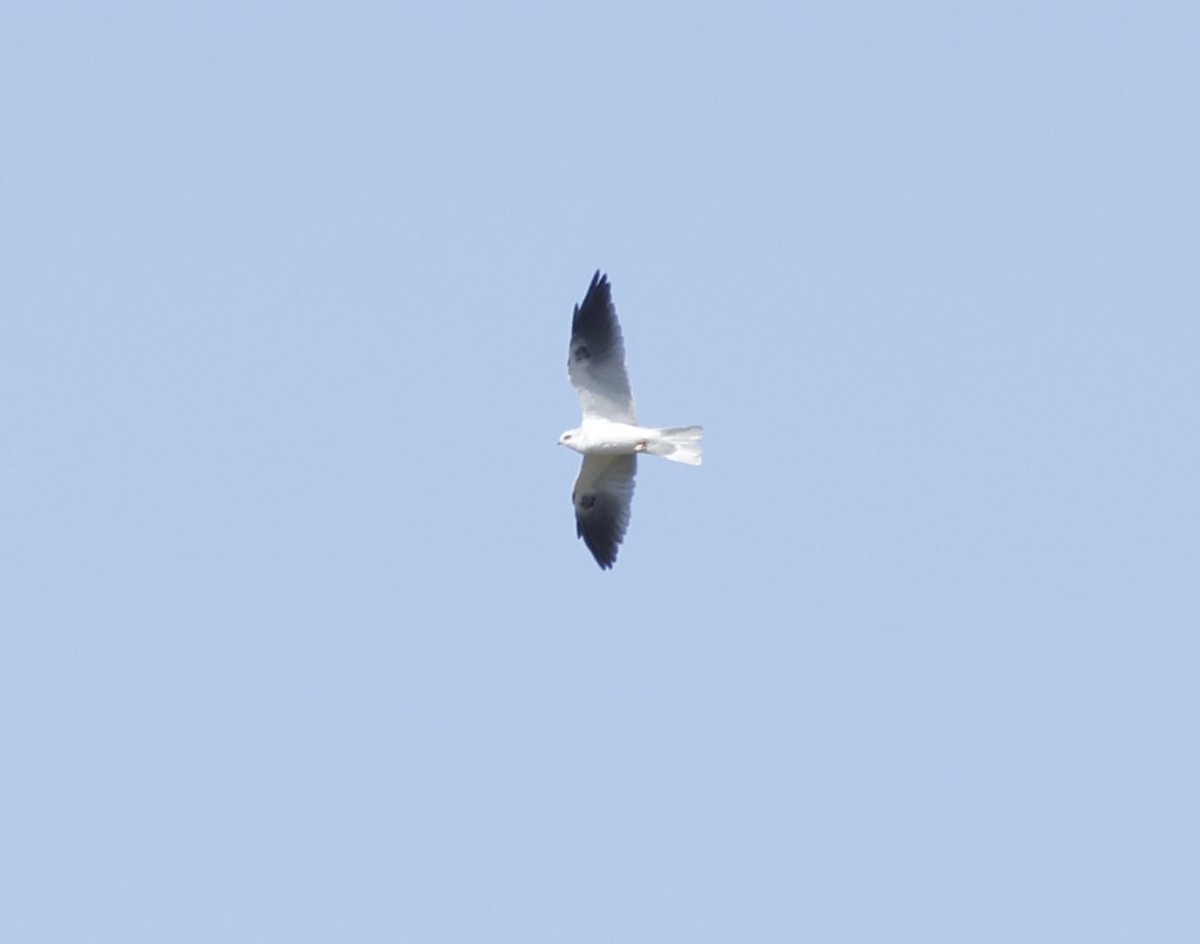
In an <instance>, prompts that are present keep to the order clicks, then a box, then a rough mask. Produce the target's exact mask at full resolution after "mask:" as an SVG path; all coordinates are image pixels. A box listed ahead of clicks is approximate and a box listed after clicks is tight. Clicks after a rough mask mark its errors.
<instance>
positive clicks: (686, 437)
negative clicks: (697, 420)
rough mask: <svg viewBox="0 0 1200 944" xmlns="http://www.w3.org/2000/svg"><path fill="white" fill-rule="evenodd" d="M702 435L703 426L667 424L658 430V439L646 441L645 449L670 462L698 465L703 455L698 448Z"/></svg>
mask: <svg viewBox="0 0 1200 944" xmlns="http://www.w3.org/2000/svg"><path fill="white" fill-rule="evenodd" d="M703 436H704V427H703V426H668V427H667V428H666V429H660V430H658V439H653V440H651V441H650V442H648V443H646V451H647V452H648V453H650V455H652V456H662V457H663V458H664V459H670V460H671V461H672V462H686V463H687V464H688V465H699V464H700V462H701V461H702V456H703V451H702V450H701V448H700V439H701V437H703Z"/></svg>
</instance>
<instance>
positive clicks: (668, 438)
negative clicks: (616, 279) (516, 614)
mask: <svg viewBox="0 0 1200 944" xmlns="http://www.w3.org/2000/svg"><path fill="white" fill-rule="evenodd" d="M567 375H568V376H569V377H570V378H571V383H572V384H574V386H575V389H576V391H578V393H579V402H580V403H581V404H582V405H583V420H582V421H581V423H580V424H579V428H578V429H569V430H567V431H566V432H565V433H563V434H562V435H561V436H559V437H558V444H559V445H560V446H566V447H567V448H569V449H574V450H575V451H576V452H579V453H582V454H583V468H581V469H580V470H579V478H577V479H576V480H575V488H574V490H573V491H572V492H571V501H572V503H573V504H574V505H575V533H576V534H577V535H578V536H579V537H581V538H583V543H584V544H586V545H587V547H588V550H589V551H591V552H592V556H593V557H595V558H596V563H597V564H599V565H600V566H601V567H602V568H604V569H608V568H610V567H612V565H613V564H614V563H615V562H616V560H617V549H618V548H619V547H620V545H621V541H622V540H623V539H624V537H625V529H626V528H627V527H629V506H630V504H631V503H632V501H633V477H634V476H635V475H636V474H637V455H638V453H639V452H646V453H649V454H650V455H652V456H662V457H663V458H664V459H670V460H671V461H672V462H686V463H687V464H688V465H699V464H700V459H701V455H700V438H701V437H702V436H703V435H704V428H703V427H701V426H668V427H665V428H663V429H656V428H653V427H649V426H638V425H637V417H636V416H634V412H633V394H632V393H631V392H630V390H629V374H628V373H626V371H625V343H624V341H623V340H622V339H621V326H620V324H618V323H617V310H616V308H614V307H613V303H612V289H610V288H609V285H608V277H607V276H605V275H601V274H600V273H599V272H597V273H596V274H595V275H594V276H593V277H592V284H591V285H589V286H588V290H587V295H585V296H584V298H583V304H582V305H576V306H575V317H574V319H573V320H572V322H571V347H570V350H569V352H568V354H567Z"/></svg>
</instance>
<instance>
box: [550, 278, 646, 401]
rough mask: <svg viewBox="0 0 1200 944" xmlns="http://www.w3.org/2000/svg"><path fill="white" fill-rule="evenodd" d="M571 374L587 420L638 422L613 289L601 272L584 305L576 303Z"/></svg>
mask: <svg viewBox="0 0 1200 944" xmlns="http://www.w3.org/2000/svg"><path fill="white" fill-rule="evenodd" d="M567 375H568V376H569V377H570V378H571V383H572V384H574V385H575V389H576V391H578V393H579V402H580V404H581V405H582V407H583V415H584V418H585V419H586V418H587V417H589V416H598V417H601V418H602V419H606V420H612V421H613V422H616V423H636V422H637V419H636V418H635V416H634V412H633V394H632V392H630V389H629V374H628V373H626V371H625V342H624V341H623V340H622V338H621V325H620V324H619V323H618V322H617V310H616V308H614V307H613V303H612V289H610V288H609V285H608V276H605V275H601V274H600V273H599V272H597V273H596V274H595V275H594V276H593V277H592V284H591V285H590V286H588V290H587V295H585V296H584V297H583V304H582V305H576V306H575V317H574V319H573V320H572V321H571V347H570V350H569V352H568V354H567Z"/></svg>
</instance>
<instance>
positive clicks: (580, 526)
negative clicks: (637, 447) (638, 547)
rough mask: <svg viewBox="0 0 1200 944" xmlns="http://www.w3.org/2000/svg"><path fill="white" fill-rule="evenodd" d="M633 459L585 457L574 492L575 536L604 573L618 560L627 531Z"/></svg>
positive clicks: (631, 495) (634, 459)
mask: <svg viewBox="0 0 1200 944" xmlns="http://www.w3.org/2000/svg"><path fill="white" fill-rule="evenodd" d="M636 474H637V457H636V456H586V457H585V458H584V460H583V468H582V469H581V470H580V473H579V480H578V481H577V482H576V483H575V490H574V491H573V492H572V493H571V499H572V502H573V503H574V505H575V533H576V534H577V535H578V536H579V537H581V538H583V543H584V544H586V545H587V548H588V550H589V551H591V552H592V556H593V557H594V558H596V563H597V564H599V565H600V566H601V568H603V569H604V570H608V569H609V568H611V567H612V565H613V564H614V563H616V560H617V551H618V549H619V548H620V546H621V542H622V541H623V540H624V539H625V532H626V530H627V529H628V528H629V518H630V505H631V503H632V501H633V485H634V481H633V480H634V476H635V475H636Z"/></svg>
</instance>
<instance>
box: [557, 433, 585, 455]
mask: <svg viewBox="0 0 1200 944" xmlns="http://www.w3.org/2000/svg"><path fill="white" fill-rule="evenodd" d="M558 444H559V445H560V446H566V447H567V448H568V449H574V450H575V451H576V452H583V431H582V430H579V429H568V430H567V431H566V432H565V433H563V434H562V435H561V436H559V437H558Z"/></svg>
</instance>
